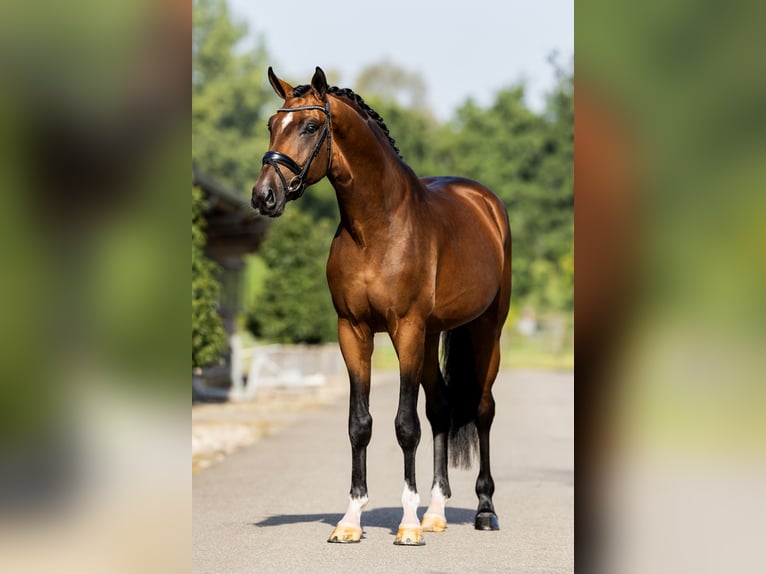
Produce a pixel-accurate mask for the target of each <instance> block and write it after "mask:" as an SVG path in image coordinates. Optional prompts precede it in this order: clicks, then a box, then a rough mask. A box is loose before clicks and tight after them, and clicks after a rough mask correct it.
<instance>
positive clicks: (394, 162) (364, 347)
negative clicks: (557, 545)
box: [252, 67, 511, 546]
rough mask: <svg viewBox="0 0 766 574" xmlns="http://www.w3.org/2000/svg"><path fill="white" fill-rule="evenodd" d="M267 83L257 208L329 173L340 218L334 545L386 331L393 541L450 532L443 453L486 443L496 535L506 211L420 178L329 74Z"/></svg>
mask: <svg viewBox="0 0 766 574" xmlns="http://www.w3.org/2000/svg"><path fill="white" fill-rule="evenodd" d="M268 78H269V83H270V84H271V86H272V88H273V89H274V91H275V92H276V94H277V95H278V96H279V97H281V98H282V99H283V100H284V103H283V105H282V107H280V108H279V109H277V111H276V113H275V114H274V115H273V116H271V118H270V119H269V122H268V126H269V131H270V144H269V151H267V152H266V153H265V154H264V156H263V160H262V167H261V172H260V175H259V177H258V180H257V182H256V183H255V185H254V186H253V189H252V205H253V208H254V209H255V211H256V212H257V213H259V214H261V215H265V216H269V217H279V216H280V215H281V214H282V213H283V212H284V209H285V205H286V203H287V202H288V201H294V200H297V199H298V198H300V197H301V196H302V195H303V192H304V191H305V189H306V188H307V187H308V186H310V185H313V184H314V183H316V182H318V181H319V180H321V179H322V178H324V177H327V178H328V179H329V181H330V183H331V184H332V186H333V187H334V189H335V192H336V196H337V201H338V207H339V211H340V223H339V226H338V229H337V232H336V233H335V237H334V239H333V241H332V245H331V247H330V254H329V258H328V261H327V269H326V272H327V281H328V285H329V287H330V293H331V296H332V302H333V305H334V306H335V310H336V312H337V315H338V341H339V345H340V350H341V353H342V355H343V359H344V361H345V364H346V369H347V371H348V377H349V388H350V390H349V417H348V435H349V439H350V442H351V489H350V492H349V502H348V507H347V510H346V513H345V514H344V515H343V517H342V518H341V519H340V521H339V522H338V523H337V526H336V527H335V528H334V530H333V531H332V533H331V534H330V537H329V539H328V542H339V543H348V542H359V541H360V540H361V538H362V535H363V532H362V527H361V516H362V511H363V510H364V508H365V507H366V505H367V503H368V501H369V497H368V491H367V471H366V460H367V454H366V453H367V446H368V445H369V443H370V439H371V436H372V417H371V416H370V410H369V396H370V377H371V356H372V352H373V336H374V334H375V333H378V332H387V333H388V335H389V337H390V338H391V341H392V342H393V345H394V348H395V350H396V353H397V356H398V360H399V382H400V384H399V403H398V408H397V413H396V418H395V422H394V427H395V431H396V438H397V441H398V443H399V446H400V447H401V449H402V453H403V456H404V490H403V493H402V519H401V522H400V524H399V527H398V531H397V534H396V538H395V540H394V544H397V545H409V546H420V545H423V544H425V542H424V537H423V532H424V531H425V532H443V531H444V530H445V529H446V528H447V520H446V516H445V505H446V502H447V500H448V499H449V497H450V496H451V491H450V485H449V478H448V471H447V467H448V458H449V462H450V463H451V466H453V467H464V468H468V467H469V466H470V464H471V462H472V461H473V460H474V459H475V458H476V457H475V453H476V450H477V444H478V454H479V466H480V468H479V474H478V478H477V480H476V494H477V496H478V499H479V503H478V507H477V511H476V515H475V520H474V526H475V528H476V529H478V530H497V529H498V528H499V524H498V518H497V514H496V512H495V508H494V505H493V502H492V495H493V493H494V490H495V485H494V481H493V479H492V474H491V472H490V443H489V435H490V427H491V426H492V420H493V418H494V415H495V401H494V399H493V397H492V385H493V383H494V381H495V378H496V376H497V372H498V369H499V365H500V334H501V330H502V327H503V324H504V322H505V319H506V317H507V315H508V309H509V305H510V296H511V232H510V225H509V222H508V214H507V211H506V209H505V206H504V205H503V203H502V201H501V200H500V199H499V198H498V197H497V196H496V195H495V194H494V193H493V192H492V191H491V190H490V189H488V188H487V187H485V186H483V185H481V184H480V183H477V182H475V181H472V180H469V179H466V178H461V177H426V178H423V179H419V178H418V177H417V176H416V175H415V173H414V172H413V170H412V169H411V168H410V167H409V166H408V165H407V164H406V163H405V162H404V160H403V159H402V158H401V156H400V155H399V152H398V150H397V148H396V145H395V142H394V140H393V139H392V138H391V137H390V135H389V132H388V128H387V127H386V125H385V122H384V121H383V119H382V118H381V117H380V116H379V115H378V114H377V113H376V112H375V111H374V110H372V109H371V108H370V107H369V106H368V105H367V104H366V103H365V102H364V100H363V99H362V98H361V97H359V96H358V95H357V94H355V93H354V92H353V91H351V90H349V89H340V88H337V87H335V86H329V85H328V83H327V79H326V76H325V74H324V72H323V71H322V69H321V68H319V67H317V68H316V71H315V73H314V75H313V77H312V79H311V83H310V84H308V85H302V86H296V87H293V86H291V85H290V84H289V83H287V82H286V81H284V80H282V79H280V78H279V77H277V75H276V74H275V73H274V71H273V69H272V68H271V67H269V70H268ZM440 340H441V346H442V358H441V363H440V359H439V347H440ZM421 386H422V387H423V391H424V393H425V399H426V417H427V419H428V421H429V422H430V424H431V429H432V433H433V445H434V476H433V483H432V488H431V499H430V504H429V506H428V508H427V510H426V511H425V513H424V515H423V518H422V520H420V519H418V516H417V509H418V505H419V504H420V496H419V494H418V490H417V486H416V481H415V453H416V450H417V447H418V444H419V442H420V436H421V430H420V421H419V417H418V413H417V410H416V409H417V401H418V393H419V389H420V387H421ZM448 453H449V455H450V456H449V457H448Z"/></svg>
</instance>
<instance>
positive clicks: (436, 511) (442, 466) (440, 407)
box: [421, 333, 452, 532]
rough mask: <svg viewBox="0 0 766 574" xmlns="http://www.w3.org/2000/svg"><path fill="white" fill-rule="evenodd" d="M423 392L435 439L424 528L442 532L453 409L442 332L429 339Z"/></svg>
mask: <svg viewBox="0 0 766 574" xmlns="http://www.w3.org/2000/svg"><path fill="white" fill-rule="evenodd" d="M423 390H424V391H425V395H426V416H427V417H428V421H429V422H430V423H431V429H432V431H433V436H434V481H433V485H432V486H431V504H429V506H428V509H427V510H426V512H425V514H424V515H423V520H422V522H421V526H422V527H423V530H424V531H426V532H443V531H444V530H445V529H446V528H447V518H446V516H445V515H444V507H445V505H446V503H447V500H448V499H449V497H450V496H451V495H452V493H451V492H450V486H449V477H448V475H447V437H448V435H449V428H450V409H449V403H448V401H447V386H446V385H445V384H444V378H443V377H442V374H441V370H440V369H439V333H435V334H429V335H428V336H427V337H426V346H425V356H424V359H423Z"/></svg>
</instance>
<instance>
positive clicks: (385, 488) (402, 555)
mask: <svg viewBox="0 0 766 574" xmlns="http://www.w3.org/2000/svg"><path fill="white" fill-rule="evenodd" d="M573 386H574V378H573V375H572V373H547V372H526V371H524V372H515V371H511V372H504V373H501V375H500V376H499V378H498V380H497V382H496V383H495V387H494V388H495V399H496V403H497V414H496V418H495V424H494V426H493V431H492V440H493V445H492V447H493V451H492V463H493V466H492V471H493V476H494V478H495V487H496V490H495V496H494V501H495V508H496V510H497V513H498V517H499V520H500V528H501V530H500V531H497V532H479V531H476V530H474V528H473V517H474V512H475V507H476V503H477V499H476V495H475V493H474V481H475V479H476V472H477V470H478V469H472V470H470V471H464V470H455V469H451V470H450V482H451V486H452V499H451V500H450V501H449V503H448V506H447V513H446V515H447V521H448V527H447V531H446V532H443V533H429V532H427V533H425V534H424V537H425V541H426V545H425V546H421V547H402V546H394V545H393V540H394V535H395V533H396V529H397V526H398V523H399V520H400V518H401V507H400V497H401V492H402V487H403V468H402V455H401V451H400V449H399V446H398V445H397V443H396V437H395V435H394V424H393V421H394V416H395V413H396V401H397V392H398V386H397V384H396V377H395V376H394V375H390V374H375V375H374V376H373V389H372V396H371V400H370V403H371V411H372V416H373V421H374V422H373V437H372V443H371V444H370V447H369V448H368V464H367V468H368V486H369V490H370V503H369V505H368V507H367V510H366V511H365V513H364V514H363V515H362V527H363V528H364V531H365V538H364V539H362V541H361V542H360V543H359V544H350V545H342V544H328V543H327V542H326V540H327V537H328V536H329V534H330V532H331V531H332V529H333V526H334V525H335V523H336V522H337V521H338V520H339V519H340V517H341V516H342V514H343V512H344V511H345V508H346V503H347V497H348V494H347V493H348V489H349V483H350V469H351V461H350V446H349V443H348V436H347V431H346V421H347V412H348V411H347V409H348V407H347V403H346V401H345V399H342V400H340V401H338V402H337V403H335V404H332V405H330V406H327V407H323V408H321V409H319V410H315V411H312V412H309V413H306V416H305V417H304V418H302V419H301V420H299V421H297V422H296V423H295V424H293V425H291V426H289V427H288V428H285V429H283V430H282V431H280V432H279V433H278V434H275V435H273V436H270V437H267V438H265V439H263V440H261V441H259V442H257V443H256V444H254V445H252V446H250V447H247V448H244V449H242V450H241V451H239V452H237V453H235V454H233V455H232V456H231V457H229V458H227V459H226V460H224V461H223V462H222V463H221V464H218V465H216V466H214V467H212V468H210V469H207V470H205V471H203V472H200V473H199V474H197V475H195V476H194V478H193V487H192V488H193V513H194V517H193V527H192V530H193V533H192V536H193V549H192V552H193V554H192V560H193V571H194V572H199V573H209V574H213V573H215V574H219V573H221V574H234V573H238V572H247V573H254V572H275V573H282V572H287V573H292V572H301V573H314V572H318V573H321V572H365V573H367V572H386V573H391V572H405V571H408V572H412V573H421V572H444V573H453V572H454V573H467V572H519V573H521V572H524V573H526V572H529V573H543V572H544V573H551V572H571V571H572V570H573V562H574V528H573V522H574V446H573V444H574V429H573V426H574V415H573V409H574V388H573ZM420 403H421V404H420V413H421V424H422V427H423V438H422V440H421V443H420V447H419V449H418V463H417V477H418V489H419V491H420V493H421V508H420V510H419V513H418V514H419V516H422V513H423V511H424V510H425V507H426V506H427V504H428V493H429V491H430V487H431V479H432V458H431V457H432V441H431V434H430V426H429V425H428V422H427V420H426V419H425V415H424V412H423V404H422V403H423V396H422V393H421V396H420Z"/></svg>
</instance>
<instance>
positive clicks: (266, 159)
mask: <svg viewBox="0 0 766 574" xmlns="http://www.w3.org/2000/svg"><path fill="white" fill-rule="evenodd" d="M306 110H321V111H323V112H324V113H325V116H326V117H325V121H324V125H323V126H322V133H321V134H320V136H319V141H317V143H316V145H315V146H314V149H313V151H312V152H311V155H310V156H309V159H308V161H307V162H306V164H305V165H304V166H303V169H301V166H300V165H298V162H296V161H295V160H294V159H293V158H291V157H290V156H288V155H287V154H283V153H281V152H278V151H267V152H266V153H265V154H263V161H262V162H261V163H262V165H270V166H271V167H273V168H274V171H276V172H277V175H278V176H279V179H281V180H282V185H283V186H284V189H285V191H286V193H287V197H288V199H298V198H300V197H301V196H302V195H303V192H304V191H306V182H305V181H304V178H305V177H306V174H307V173H308V171H309V169H310V168H311V162H313V161H314V158H316V156H317V155H318V154H319V150H320V149H321V147H322V143H323V142H324V141H325V140H327V169H328V170H329V169H330V151H331V139H332V134H331V131H330V100H329V99H328V100H327V101H326V102H325V106H324V107H322V106H300V107H297V108H279V109H278V110H277V112H286V113H290V112H303V111H306ZM280 165H283V166H284V167H286V168H287V169H289V170H290V171H292V172H293V173H294V174H296V175H294V176H293V177H292V179H290V181H289V182H288V181H287V179H286V178H285V176H284V175H283V174H282V170H280V169H279V166H280Z"/></svg>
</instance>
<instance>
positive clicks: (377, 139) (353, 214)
mask: <svg viewBox="0 0 766 574" xmlns="http://www.w3.org/2000/svg"><path fill="white" fill-rule="evenodd" d="M354 114H355V113H354ZM355 116H356V114H355ZM352 121H353V122H356V123H355V125H353V126H351V127H350V128H348V132H347V133H346V137H344V138H334V139H333V145H334V146H337V154H336V155H335V156H334V157H333V165H332V168H331V171H330V174H329V179H330V182H331V183H332V185H333V187H334V188H335V192H336V195H337V198H338V207H339V208H340V215H341V225H342V226H343V227H345V228H346V229H347V230H348V231H349V233H351V235H352V236H353V237H354V239H355V240H356V241H358V242H361V243H366V241H365V236H366V235H369V234H370V233H373V232H374V233H376V234H378V233H380V232H385V230H386V229H385V228H386V227H387V226H388V224H389V222H390V221H391V218H392V216H393V215H394V214H395V213H397V212H399V211H400V210H402V209H406V206H407V204H408V202H410V201H411V200H412V199H413V197H414V195H415V194H417V193H419V192H420V189H421V187H420V183H419V181H418V179H417V177H416V176H415V174H414V173H413V172H412V170H411V169H410V168H409V167H407V166H406V165H405V164H404V163H403V162H402V161H401V160H400V159H399V157H398V156H397V155H396V152H395V151H394V149H393V148H392V147H391V145H390V144H389V143H388V141H381V140H382V139H383V138H382V137H381V134H378V133H374V132H373V128H371V127H370V126H368V125H367V124H366V122H365V120H363V119H362V118H360V117H358V116H356V117H354V118H352ZM352 133H353V136H352Z"/></svg>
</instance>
